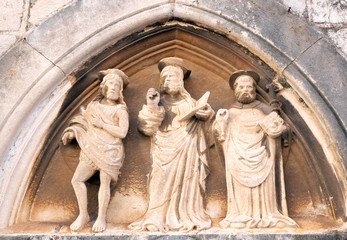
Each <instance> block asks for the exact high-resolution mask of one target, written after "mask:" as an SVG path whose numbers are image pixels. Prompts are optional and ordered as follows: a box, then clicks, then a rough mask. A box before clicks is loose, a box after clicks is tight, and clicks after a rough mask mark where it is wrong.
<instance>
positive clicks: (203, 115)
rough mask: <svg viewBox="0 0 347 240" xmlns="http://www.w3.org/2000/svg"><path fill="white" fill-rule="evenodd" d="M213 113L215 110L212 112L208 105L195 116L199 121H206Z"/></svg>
mask: <svg viewBox="0 0 347 240" xmlns="http://www.w3.org/2000/svg"><path fill="white" fill-rule="evenodd" d="M212 113H213V110H212V108H211V106H210V105H209V104H206V106H205V107H204V108H201V109H199V110H198V111H197V112H196V113H195V116H196V117H197V118H198V119H201V120H206V119H208V118H209V117H210V116H211V114H212Z"/></svg>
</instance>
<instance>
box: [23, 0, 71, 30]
mask: <svg viewBox="0 0 347 240" xmlns="http://www.w3.org/2000/svg"><path fill="white" fill-rule="evenodd" d="M72 2H74V1H73V0H62V1H55V0H37V1H32V3H31V7H30V17H29V23H30V24H31V25H34V26H37V25H39V24H40V23H42V22H43V21H44V20H46V19H47V18H48V17H49V16H51V15H53V14H55V13H57V12H58V11H59V10H61V9H62V8H63V7H65V6H66V5H69V4H71V3H72Z"/></svg>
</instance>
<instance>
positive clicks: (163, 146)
mask: <svg viewBox="0 0 347 240" xmlns="http://www.w3.org/2000/svg"><path fill="white" fill-rule="evenodd" d="M158 66H159V69H160V71H161V73H160V88H161V92H162V95H161V96H160V94H159V92H157V91H155V90H154V89H152V88H151V89H149V90H148V93H147V105H144V106H143V108H142V110H141V111H140V113H139V125H138V128H139V130H140V131H141V132H143V133H144V134H145V135H148V136H151V137H152V146H151V155H152V160H153V165H152V172H151V175H150V179H149V206H148V210H147V212H146V214H145V216H144V217H143V218H142V219H141V220H140V221H138V222H136V223H133V224H131V225H130V227H131V228H132V229H137V230H149V231H162V232H167V231H170V230H181V231H190V230H192V229H194V228H196V229H199V230H200V229H206V228H209V227H210V226H211V219H210V217H209V216H208V215H207V214H206V212H205V209H204V201H203V200H204V199H203V196H204V190H205V181H206V177H207V176H208V173H209V170H208V162H207V150H208V149H207V148H208V146H207V144H206V136H205V129H206V127H205V125H206V124H208V122H209V120H210V119H211V118H212V117H213V116H214V111H213V110H212V108H211V107H210V105H209V104H208V103H207V99H208V95H209V93H208V92H207V93H206V94H205V95H204V96H203V97H202V98H201V99H200V100H199V101H196V100H194V99H193V98H192V97H191V96H190V94H189V93H188V92H187V91H186V90H185V88H184V82H183V80H184V78H187V77H188V76H189V74H190V71H189V70H187V69H186V68H185V67H184V65H183V60H182V59H180V58H164V59H162V60H161V61H160V62H159V65H158ZM158 104H159V105H158Z"/></svg>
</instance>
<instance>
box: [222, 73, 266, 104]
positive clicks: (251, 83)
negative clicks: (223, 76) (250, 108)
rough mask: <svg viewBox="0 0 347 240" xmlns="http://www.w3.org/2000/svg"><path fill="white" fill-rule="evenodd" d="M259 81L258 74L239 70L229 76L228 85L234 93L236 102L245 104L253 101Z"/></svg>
mask: <svg viewBox="0 0 347 240" xmlns="http://www.w3.org/2000/svg"><path fill="white" fill-rule="evenodd" d="M259 80H260V77H259V75H258V73H256V72H254V71H244V70H239V71H236V72H234V73H233V74H232V75H231V76H230V79H229V85H230V87H231V88H232V89H233V90H234V91H235V96H236V99H237V101H238V102H240V103H243V104H247V103H251V102H253V101H254V100H255V97H256V93H255V90H256V87H257V82H258V81H259Z"/></svg>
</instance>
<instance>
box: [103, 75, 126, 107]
mask: <svg viewBox="0 0 347 240" xmlns="http://www.w3.org/2000/svg"><path fill="white" fill-rule="evenodd" d="M104 81H105V84H104V87H103V88H104V89H103V93H104V96H105V97H106V98H107V99H111V100H114V101H117V100H118V99H119V91H120V87H121V86H120V84H121V81H122V79H121V77H119V76H118V75H116V74H108V75H106V76H105V77H104Z"/></svg>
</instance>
